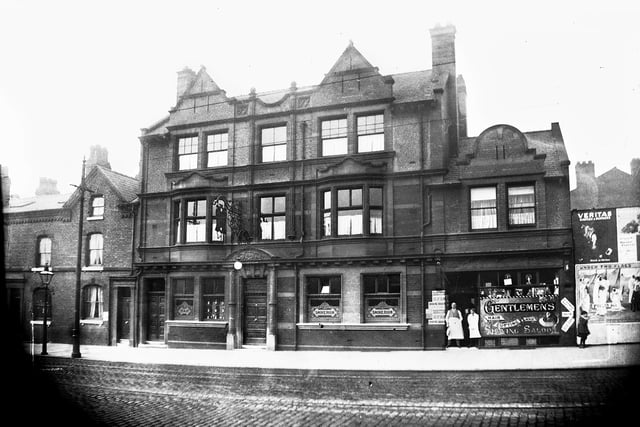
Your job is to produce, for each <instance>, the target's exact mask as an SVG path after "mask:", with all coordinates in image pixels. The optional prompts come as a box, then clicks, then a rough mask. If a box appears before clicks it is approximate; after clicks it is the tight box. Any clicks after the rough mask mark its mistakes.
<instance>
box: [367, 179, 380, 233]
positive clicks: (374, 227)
mask: <svg viewBox="0 0 640 427" xmlns="http://www.w3.org/2000/svg"><path fill="white" fill-rule="evenodd" d="M369 233H370V234H382V188H380V187H369Z"/></svg>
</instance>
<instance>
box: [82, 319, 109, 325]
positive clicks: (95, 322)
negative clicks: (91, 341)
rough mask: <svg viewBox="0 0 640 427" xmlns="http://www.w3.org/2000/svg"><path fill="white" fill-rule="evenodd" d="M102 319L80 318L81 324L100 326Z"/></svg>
mask: <svg viewBox="0 0 640 427" xmlns="http://www.w3.org/2000/svg"><path fill="white" fill-rule="evenodd" d="M103 323H104V320H102V319H80V324H81V325H98V326H102V324H103Z"/></svg>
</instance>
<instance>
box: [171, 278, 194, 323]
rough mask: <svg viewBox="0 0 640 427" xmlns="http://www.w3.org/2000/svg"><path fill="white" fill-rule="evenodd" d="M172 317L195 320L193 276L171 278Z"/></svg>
mask: <svg viewBox="0 0 640 427" xmlns="http://www.w3.org/2000/svg"><path fill="white" fill-rule="evenodd" d="M173 318H174V319H175V320H195V311H194V295H193V278H184V279H174V280H173Z"/></svg>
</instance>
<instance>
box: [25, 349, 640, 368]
mask: <svg viewBox="0 0 640 427" xmlns="http://www.w3.org/2000/svg"><path fill="white" fill-rule="evenodd" d="M24 349H25V352H26V353H27V354H28V355H30V356H31V357H34V358H35V357H63V358H71V353H72V346H71V344H58V343H49V344H48V345H47V351H48V356H40V352H41V346H40V344H25V347H24ZM80 353H81V358H82V359H87V360H102V361H110V362H127V363H143V364H164V365H188V366H211V367H229V368H262V369H301V370H345V371H494V370H537V369H585V368H614V367H628V366H640V343H633V344H605V345H591V346H587V347H586V348H579V347H537V348H513V349H509V348H499V349H486V348H483V349H478V348H448V349H446V350H429V351H364V352H363V351H267V350H265V349H264V348H260V347H258V348H256V347H250V348H242V349H236V350H209V349H177V348H164V347H153V346H140V347H129V346H120V345H118V346H100V345H82V346H81V347H80Z"/></svg>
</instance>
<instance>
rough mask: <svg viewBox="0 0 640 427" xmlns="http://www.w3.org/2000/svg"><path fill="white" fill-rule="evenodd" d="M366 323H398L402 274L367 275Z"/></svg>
mask: <svg viewBox="0 0 640 427" xmlns="http://www.w3.org/2000/svg"><path fill="white" fill-rule="evenodd" d="M362 281H363V288H364V310H365V321H366V322H397V321H398V320H399V318H400V274H365V275H363V276H362Z"/></svg>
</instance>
